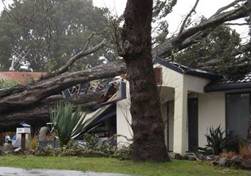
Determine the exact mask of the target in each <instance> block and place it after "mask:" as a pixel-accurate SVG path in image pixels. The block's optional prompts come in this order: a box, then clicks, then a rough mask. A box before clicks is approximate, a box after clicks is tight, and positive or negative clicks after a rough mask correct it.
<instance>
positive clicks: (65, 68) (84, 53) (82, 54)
mask: <svg viewBox="0 0 251 176" xmlns="http://www.w3.org/2000/svg"><path fill="white" fill-rule="evenodd" d="M92 35H93V34H92ZM92 35H91V36H90V37H89V38H88V39H87V42H86V45H85V48H88V45H89V42H90V40H91V38H92V37H93V36H92ZM105 42H106V41H105V39H104V40H103V41H102V42H100V43H99V44H97V45H96V46H94V47H92V48H90V49H87V50H82V51H81V52H80V53H78V54H76V55H75V56H73V57H72V58H70V59H69V60H68V61H67V62H66V64H65V65H64V66H62V67H61V68H59V69H58V70H56V71H54V72H52V73H50V74H48V75H46V76H45V77H43V78H42V79H47V78H51V77H53V76H57V75H60V74H62V73H64V72H67V71H68V70H69V67H71V66H72V64H73V63H74V62H76V61H77V60H79V59H81V58H82V57H85V56H88V55H90V54H92V53H94V52H96V51H98V50H99V49H100V48H102V47H103V46H104V45H105Z"/></svg>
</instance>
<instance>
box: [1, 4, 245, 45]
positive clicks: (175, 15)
mask: <svg viewBox="0 0 251 176" xmlns="http://www.w3.org/2000/svg"><path fill="white" fill-rule="evenodd" d="M11 1H12V0H5V2H6V3H8V2H11ZM232 1H233V0H200V2H199V5H198V7H197V10H196V11H197V14H198V15H204V16H206V17H209V16H210V15H212V14H213V13H215V12H216V11H217V9H219V8H220V7H222V6H224V5H226V4H228V3H230V2H232ZM93 2H94V5H95V6H98V7H108V8H109V9H110V11H111V12H112V13H113V14H115V15H121V14H122V13H123V11H124V9H125V5H126V0H93ZM194 2H195V0H178V3H177V5H176V6H175V8H174V11H173V12H172V13H171V14H170V15H169V16H168V18H167V20H168V23H169V30H170V32H171V33H175V32H176V31H177V29H178V28H179V25H180V24H181V21H182V19H184V16H186V14H187V13H188V12H189V11H190V9H191V8H192V6H193V5H194ZM2 8H3V5H2V3H0V10H2ZM233 28H235V29H236V30H237V31H238V32H239V33H240V34H241V37H242V39H244V41H246V40H245V38H247V35H248V28H247V27H244V26H234V27H233Z"/></svg>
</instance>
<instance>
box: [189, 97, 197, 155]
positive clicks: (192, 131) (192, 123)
mask: <svg viewBox="0 0 251 176" xmlns="http://www.w3.org/2000/svg"><path fill="white" fill-rule="evenodd" d="M197 149H198V98H188V150H189V151H190V152H195V151H197Z"/></svg>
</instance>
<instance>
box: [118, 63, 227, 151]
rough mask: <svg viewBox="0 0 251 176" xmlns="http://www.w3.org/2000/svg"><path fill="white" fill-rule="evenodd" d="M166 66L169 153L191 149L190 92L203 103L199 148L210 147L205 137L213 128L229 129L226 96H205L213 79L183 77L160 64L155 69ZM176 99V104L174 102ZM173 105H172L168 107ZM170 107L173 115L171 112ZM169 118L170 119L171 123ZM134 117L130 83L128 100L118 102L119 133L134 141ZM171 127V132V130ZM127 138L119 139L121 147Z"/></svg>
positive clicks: (163, 91)
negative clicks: (189, 143)
mask: <svg viewBox="0 0 251 176" xmlns="http://www.w3.org/2000/svg"><path fill="white" fill-rule="evenodd" d="M156 66H157V67H162V78H163V80H162V85H161V86H160V87H159V90H160V100H161V109H162V117H163V120H164V123H165V134H166V136H167V132H169V135H168V138H169V141H166V144H167V143H169V144H168V145H169V150H170V151H173V152H175V153H181V154H184V153H185V152H186V151H187V150H188V117H187V115H188V113H187V99H188V93H189V92H193V93H197V95H198V100H199V102H198V103H199V107H198V110H199V112H198V128H199V129H198V133H199V134H198V135H199V136H198V139H199V146H200V147H203V146H205V145H206V143H207V142H206V138H205V134H207V133H208V129H209V128H210V127H217V126H219V125H221V126H222V128H223V129H225V94H224V93H204V87H205V85H207V84H208V83H209V80H207V79H203V78H199V77H195V76H190V75H183V74H180V73H178V72H176V71H173V70H171V69H168V68H166V67H163V66H161V65H159V64H157V65H155V67H156ZM172 100H174V102H173V103H172V104H170V101H172ZM168 104H169V105H168ZM167 106H169V112H167ZM167 117H168V118H169V120H168V122H167ZM131 120H132V119H131V114H130V92H129V83H127V99H125V100H122V101H119V102H117V134H118V135H121V136H125V137H126V138H128V139H132V137H133V132H132V129H131V126H130V124H131ZM167 124H168V128H169V129H168V130H167ZM125 137H118V138H117V140H118V144H119V146H121V145H124V144H128V142H131V141H128V140H126V138H125Z"/></svg>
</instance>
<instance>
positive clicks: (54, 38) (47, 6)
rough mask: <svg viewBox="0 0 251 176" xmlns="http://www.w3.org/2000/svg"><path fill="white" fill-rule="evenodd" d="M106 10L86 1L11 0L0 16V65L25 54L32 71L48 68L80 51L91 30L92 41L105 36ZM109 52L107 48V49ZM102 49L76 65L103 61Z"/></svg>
mask: <svg viewBox="0 0 251 176" xmlns="http://www.w3.org/2000/svg"><path fill="white" fill-rule="evenodd" d="M108 14H109V12H108V10H107V9H100V8H97V7H94V6H93V5H92V1H85V0H36V1H34V0H14V1H13V4H11V5H10V6H9V7H6V8H5V10H4V11H3V12H2V14H1V17H0V66H1V67H0V68H1V69H2V70H7V69H8V68H9V67H10V63H11V61H9V59H10V58H11V57H13V56H16V57H19V58H20V57H21V58H22V57H24V58H26V59H27V60H28V61H29V62H30V63H31V66H32V68H33V69H34V70H35V71H50V70H54V69H55V68H58V67H59V66H61V65H63V64H64V63H65V62H66V59H67V58H69V57H71V56H72V55H74V54H76V53H78V52H79V51H81V50H82V49H83V47H84V42H85V41H86V39H87V38H88V37H89V36H90V34H91V33H95V35H94V37H92V42H93V43H98V42H100V41H101V40H102V39H103V38H109V36H108V35H107V32H105V31H106V30H107V24H108V18H107V16H108ZM106 51H108V50H106ZM104 53H107V52H104V50H103V51H100V52H96V53H95V54H93V55H92V56H88V57H89V59H86V61H85V62H81V64H78V69H82V68H83V67H85V66H86V65H87V64H88V65H91V66H93V65H96V64H98V63H102V61H101V60H98V58H99V56H102V55H103V54H104Z"/></svg>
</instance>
